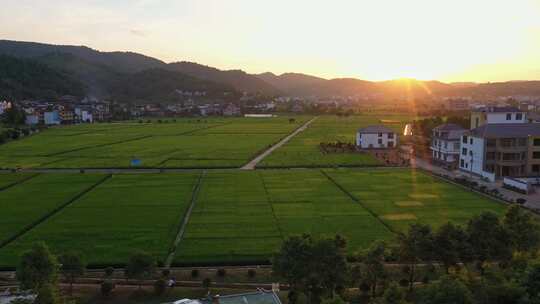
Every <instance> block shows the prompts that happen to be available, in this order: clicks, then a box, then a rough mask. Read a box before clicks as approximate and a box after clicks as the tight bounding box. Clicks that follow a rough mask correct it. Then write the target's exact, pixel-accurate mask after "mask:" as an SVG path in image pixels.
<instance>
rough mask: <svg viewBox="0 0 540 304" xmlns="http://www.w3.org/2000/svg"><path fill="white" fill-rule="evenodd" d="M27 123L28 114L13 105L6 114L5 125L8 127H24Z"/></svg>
mask: <svg viewBox="0 0 540 304" xmlns="http://www.w3.org/2000/svg"><path fill="white" fill-rule="evenodd" d="M25 122H26V113H25V112H24V111H23V110H22V109H20V108H19V107H17V106H15V105H13V106H12V107H11V108H9V109H7V110H6V111H5V112H4V123H6V124H8V125H14V126H16V125H23V124H24V123H25Z"/></svg>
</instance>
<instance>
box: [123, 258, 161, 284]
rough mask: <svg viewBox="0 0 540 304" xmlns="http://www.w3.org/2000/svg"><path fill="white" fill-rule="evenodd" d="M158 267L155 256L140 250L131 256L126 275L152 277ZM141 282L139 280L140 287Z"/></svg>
mask: <svg viewBox="0 0 540 304" xmlns="http://www.w3.org/2000/svg"><path fill="white" fill-rule="evenodd" d="M155 267H156V261H155V260H154V258H153V257H152V256H151V255H150V254H148V253H146V252H138V253H135V254H134V255H132V256H131V258H130V259H129V262H128V264H127V266H126V276H127V277H128V278H130V279H136V280H139V281H140V280H143V279H147V278H150V277H151V276H152V274H153V272H154V269H155ZM140 288H141V284H140V282H139V289H140Z"/></svg>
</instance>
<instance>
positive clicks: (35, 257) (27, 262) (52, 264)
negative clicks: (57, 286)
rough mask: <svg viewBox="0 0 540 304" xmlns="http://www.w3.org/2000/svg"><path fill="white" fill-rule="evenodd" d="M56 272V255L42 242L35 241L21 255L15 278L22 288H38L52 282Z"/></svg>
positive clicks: (54, 279)
mask: <svg viewBox="0 0 540 304" xmlns="http://www.w3.org/2000/svg"><path fill="white" fill-rule="evenodd" d="M57 272H58V262H57V260H56V257H55V256H54V255H53V254H51V252H50V251H49V248H48V247H47V246H46V245H45V244H44V243H37V244H35V245H34V246H33V247H32V249H30V250H29V251H27V252H25V253H24V254H23V255H22V257H21V262H20V265H19V267H18V268H17V280H18V281H19V282H20V284H21V288H22V289H34V290H39V288H40V287H41V286H43V285H45V284H54V283H55V282H56V279H57Z"/></svg>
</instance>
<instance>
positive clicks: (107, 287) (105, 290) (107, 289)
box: [101, 281, 115, 296]
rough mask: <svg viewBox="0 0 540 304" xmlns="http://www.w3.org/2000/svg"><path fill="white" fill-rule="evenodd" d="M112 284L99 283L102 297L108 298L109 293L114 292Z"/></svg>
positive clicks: (109, 282) (107, 282)
mask: <svg viewBox="0 0 540 304" xmlns="http://www.w3.org/2000/svg"><path fill="white" fill-rule="evenodd" d="M114 287H115V286H114V283H113V282H111V281H104V282H103V283H101V294H102V295H104V296H108V295H110V294H111V292H112V291H113V290H114Z"/></svg>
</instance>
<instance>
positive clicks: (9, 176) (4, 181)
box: [0, 173, 31, 191]
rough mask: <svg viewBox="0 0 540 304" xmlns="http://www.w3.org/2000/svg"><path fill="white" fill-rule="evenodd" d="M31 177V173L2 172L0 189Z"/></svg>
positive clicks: (0, 174)
mask: <svg viewBox="0 0 540 304" xmlns="http://www.w3.org/2000/svg"><path fill="white" fill-rule="evenodd" d="M29 177H31V174H24V173H0V191H2V189H4V188H6V187H9V186H11V185H13V184H15V183H18V182H20V181H23V180H24V179H26V178H29Z"/></svg>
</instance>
